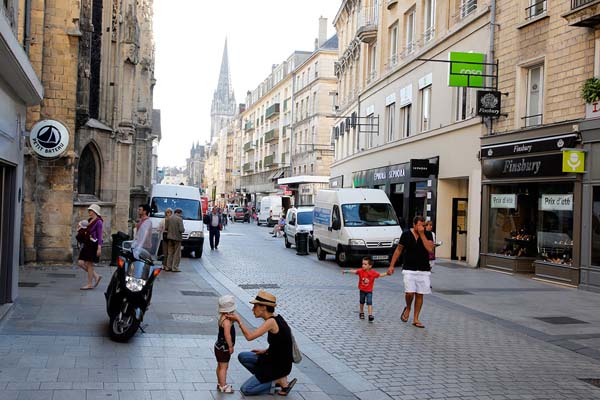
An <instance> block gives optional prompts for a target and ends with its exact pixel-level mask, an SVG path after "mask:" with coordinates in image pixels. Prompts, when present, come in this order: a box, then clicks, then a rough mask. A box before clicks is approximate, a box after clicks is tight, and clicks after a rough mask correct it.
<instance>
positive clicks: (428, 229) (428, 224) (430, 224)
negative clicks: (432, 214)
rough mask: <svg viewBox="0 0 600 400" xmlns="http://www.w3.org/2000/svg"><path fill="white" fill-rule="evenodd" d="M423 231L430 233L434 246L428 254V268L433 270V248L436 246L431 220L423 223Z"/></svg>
mask: <svg viewBox="0 0 600 400" xmlns="http://www.w3.org/2000/svg"><path fill="white" fill-rule="evenodd" d="M425 230H426V231H427V232H429V233H431V237H432V240H433V244H434V246H433V251H430V252H429V266H430V267H431V269H432V270H433V267H434V265H435V248H436V246H437V241H436V239H435V232H434V231H433V222H432V221H431V220H429V221H426V222H425Z"/></svg>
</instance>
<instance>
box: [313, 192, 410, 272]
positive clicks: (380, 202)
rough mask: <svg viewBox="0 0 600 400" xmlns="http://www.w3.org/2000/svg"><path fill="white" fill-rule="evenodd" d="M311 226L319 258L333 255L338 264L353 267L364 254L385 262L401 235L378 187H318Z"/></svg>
mask: <svg viewBox="0 0 600 400" xmlns="http://www.w3.org/2000/svg"><path fill="white" fill-rule="evenodd" d="M313 229H314V241H315V246H316V248H317V257H318V258H319V260H324V259H325V257H327V254H333V255H335V259H336V261H337V262H338V264H339V265H340V266H353V267H355V268H360V265H361V259H362V258H363V257H365V256H371V257H372V258H373V261H376V262H377V261H378V262H389V261H390V260H391V256H392V254H393V252H394V250H395V248H396V245H397V244H398V243H399V241H400V235H401V234H402V229H401V228H400V225H399V224H398V218H397V217H396V213H395V212H394V208H393V207H392V204H391V203H390V200H389V199H388V197H387V195H386V194H385V192H384V191H383V190H379V189H326V190H319V191H318V192H317V197H316V201H315V206H314V212H313Z"/></svg>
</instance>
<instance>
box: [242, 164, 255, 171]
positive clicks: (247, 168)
mask: <svg viewBox="0 0 600 400" xmlns="http://www.w3.org/2000/svg"><path fill="white" fill-rule="evenodd" d="M242 169H243V170H244V172H252V171H254V163H251V162H247V163H246V164H244V166H243V168H242Z"/></svg>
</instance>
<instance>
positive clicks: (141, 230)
mask: <svg viewBox="0 0 600 400" xmlns="http://www.w3.org/2000/svg"><path fill="white" fill-rule="evenodd" d="M148 215H150V206H149V205H148V204H142V205H141V206H139V207H138V217H139V220H138V222H137V224H136V225H135V235H134V237H133V244H132V248H134V249H144V250H146V251H147V252H148V253H150V254H152V221H150V217H149V216H148Z"/></svg>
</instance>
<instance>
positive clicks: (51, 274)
mask: <svg viewBox="0 0 600 400" xmlns="http://www.w3.org/2000/svg"><path fill="white" fill-rule="evenodd" d="M46 276H47V277H49V278H75V277H77V275H75V274H61V273H58V272H49V273H47V274H46Z"/></svg>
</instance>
